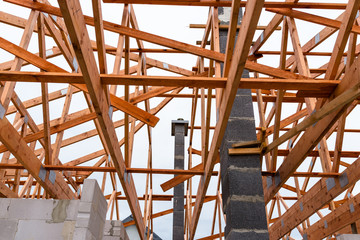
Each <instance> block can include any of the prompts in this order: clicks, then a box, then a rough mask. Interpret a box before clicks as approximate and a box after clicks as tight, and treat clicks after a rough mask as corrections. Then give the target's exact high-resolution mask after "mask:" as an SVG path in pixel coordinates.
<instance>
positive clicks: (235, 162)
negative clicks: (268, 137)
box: [220, 144, 261, 178]
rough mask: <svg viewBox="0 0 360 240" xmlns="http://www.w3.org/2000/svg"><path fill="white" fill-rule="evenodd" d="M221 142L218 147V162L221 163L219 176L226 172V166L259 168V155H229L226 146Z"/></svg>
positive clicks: (223, 175) (224, 174)
mask: <svg viewBox="0 0 360 240" xmlns="http://www.w3.org/2000/svg"><path fill="white" fill-rule="evenodd" d="M224 145H225V144H223V145H222V146H221V148H220V159H221V161H220V164H221V177H222V178H223V177H225V176H226V175H227V172H228V168H229V167H230V166H231V167H233V168H245V167H246V168H260V165H261V162H260V156H259V155H241V156H229V155H228V148H226V147H224Z"/></svg>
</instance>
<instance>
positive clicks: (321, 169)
mask: <svg viewBox="0 0 360 240" xmlns="http://www.w3.org/2000/svg"><path fill="white" fill-rule="evenodd" d="M3 3H4V6H6V7H5V8H4V9H1V11H0V25H4V26H6V28H9V29H15V28H16V29H17V30H18V31H21V32H22V34H21V36H18V41H16V40H12V38H10V37H9V36H8V35H7V33H6V32H5V31H2V32H0V48H1V49H2V50H4V51H5V52H7V54H8V55H11V56H12V58H7V59H5V58H4V59H2V56H1V58H0V86H1V88H0V142H1V144H0V153H1V161H0V197H1V198H54V199H76V198H79V197H80V191H79V190H80V188H81V185H82V184H83V182H84V180H85V179H86V178H89V177H92V176H93V175H94V173H101V178H100V179H98V181H99V185H100V186H101V190H102V191H103V193H104V196H105V198H106V199H107V201H108V211H109V213H110V214H109V215H110V218H111V219H115V218H116V219H118V220H120V218H123V217H124V216H120V213H121V208H124V207H128V208H129V209H130V211H131V214H132V216H133V219H134V220H133V221H130V222H128V223H126V224H125V226H130V225H135V226H136V228H137V230H138V232H139V236H140V237H141V239H152V238H153V232H154V231H156V229H157V226H156V222H154V219H155V218H161V217H162V216H165V215H167V214H172V212H173V209H164V210H162V211H156V209H157V208H156V204H158V203H159V202H162V201H172V198H173V195H172V194H170V193H164V192H166V191H168V190H171V189H172V188H174V187H175V186H177V185H178V184H180V183H183V182H184V183H185V184H184V186H185V190H186V193H185V194H184V202H185V206H184V210H185V218H184V219H185V222H184V226H185V229H184V239H191V240H192V239H223V238H224V236H225V235H226V234H225V231H224V226H225V225H226V214H225V213H224V211H223V199H222V193H221V189H222V188H221V178H220V173H221V170H219V169H218V166H219V163H220V162H221V161H222V159H221V158H220V156H219V148H220V146H221V142H222V138H223V136H224V133H225V130H226V126H227V123H228V119H229V115H230V111H231V109H232V105H233V102H234V99H235V96H236V94H237V89H239V88H242V89H251V94H252V100H253V106H255V107H256V108H254V110H255V109H256V111H254V112H255V115H256V117H255V119H258V120H257V122H256V124H257V126H256V131H257V140H256V141H251V142H237V143H234V144H233V145H232V147H231V148H229V149H227V151H228V154H229V155H259V161H261V163H262V169H261V170H262V171H261V173H262V174H261V175H262V176H259V177H262V182H263V190H264V202H265V204H266V212H267V215H266V216H264V217H266V218H267V223H268V232H269V236H270V239H271V240H275V239H282V238H287V237H288V239H299V238H301V237H302V238H304V239H305V238H306V239H322V238H333V237H336V236H337V235H339V234H344V233H351V232H350V230H349V229H351V227H349V226H352V227H354V224H355V225H356V223H358V222H359V220H360V214H358V212H359V211H360V209H358V205H359V202H360V195H359V194H360V193H359V192H360V191H359V189H358V186H357V182H358V181H359V180H360V174H359V173H360V169H359V168H360V160H359V157H360V150H359V149H356V148H354V147H352V146H350V145H349V146H347V144H348V143H350V142H355V141H357V140H356V139H357V134H358V133H360V127H357V126H356V124H355V125H354V124H352V123H353V122H354V119H355V121H356V120H357V119H359V112H358V111H359V110H358V108H357V105H358V103H359V100H360V72H359V71H360V70H359V69H360V59H359V57H358V55H359V53H360V45H359V44H357V35H358V34H359V33H360V18H359V8H360V1H358V0H348V1H346V3H333V2H331V1H328V2H322V3H318V2H316V1H312V0H309V1H306V2H302V1H298V0H287V1H283V2H278V1H276V2H275V1H264V0H247V1H236V0H233V1H230V0H225V1H216V0H206V1H203V0H183V1H182V0H180V1H168V0H102V1H101V0H92V3H91V6H92V14H91V16H87V15H84V14H83V10H84V8H86V7H87V6H85V5H83V4H85V3H82V1H80V0H58V6H52V5H51V4H50V3H49V2H48V1H47V0H38V1H32V0H3ZM110 4H112V5H114V6H122V7H123V8H122V9H123V10H122V12H121V13H122V15H121V18H119V22H111V21H106V20H104V18H106V19H108V16H107V14H108V13H107V12H106V11H105V9H107V8H106V7H108V6H107V5H109V6H110ZM147 4H151V5H165V6H166V5H169V6H171V9H180V7H179V6H187V7H189V8H198V9H201V10H204V9H208V12H207V19H203V22H197V23H191V24H190V31H203V36H202V38H201V39H189V41H186V43H185V42H181V41H178V40H176V39H172V38H171V37H170V38H169V37H165V36H166V35H168V34H167V33H166V32H164V34H159V35H157V34H153V33H151V32H148V31H143V30H142V28H141V27H142V26H141V24H139V23H140V22H138V19H140V18H141V19H142V18H145V19H146V17H147V16H141V15H136V12H135V10H136V7H135V8H134V5H140V6H141V5H147ZM15 5H16V7H18V8H22V9H27V10H29V15H28V16H27V17H26V18H24V16H20V15H19V16H18V15H17V14H15V13H14V11H10V10H8V9H11V8H12V7H14V6H15ZM223 7H228V8H229V10H230V13H229V14H230V15H229V16H228V17H229V19H230V21H229V23H227V24H224V23H223V22H222V21H221V17H220V18H219V15H221V14H220V13H221V11H223V10H224V9H222V8H223ZM169 9H170V8H169ZM181 9H183V8H181ZM307 9H311V13H310V12H308V11H306V10H307ZM240 10H242V14H243V17H242V23H241V24H240V25H239V24H238V22H237V21H238V16H239V14H241V12H240ZM324 11H332V12H331V13H336V14H337V16H335V15H336V14H335V15H334V14H328V15H327V14H324ZM269 13H271V14H272V15H271V16H270V15H269ZM329 13H330V12H329ZM269 16H270V17H269ZM259 19H261V20H260V22H261V25H260V24H259ZM142 20H143V19H142ZM177 20H178V21H182V20H181V19H177ZM299 20H301V21H299ZM169 21H170V20H169ZM304 21H305V22H306V23H304ZM301 24H307V25H306V26H307V28H308V29H309V31H306V32H302V31H303V29H304V28H303V26H301ZM309 26H317V27H316V28H314V29H318V27H319V26H320V28H321V30H320V31H317V32H316V31H315V30H313V29H311V27H309ZM89 27H91V28H93V29H94V33H95V34H94V39H91V37H90V36H91V35H90V34H89V32H88V29H89ZM193 28H196V30H193ZM176 30H177V31H181V30H180V29H179V30H178V29H176ZM224 30H226V31H228V38H227V43H226V48H225V49H226V51H225V53H221V52H220V45H221V44H222V43H221V41H220V35H219V32H221V31H224ZM18 31H16V32H18ZM14 32H15V31H14ZM107 32H111V33H112V35H111V36H116V40H117V44H115V45H111V44H109V43H110V42H111V41H109V39H108V35H107ZM237 33H238V37H236V36H237ZM309 34H311V35H309ZM36 35H37V36H36ZM303 35H306V39H307V42H302V39H303V38H302V37H303ZM332 35H334V39H335V40H334V39H332V38H331V36H332ZM109 36H110V35H109ZM50 39H51V41H50ZM133 40H134V41H133ZM35 41H36V45H33V42H35ZM191 41H193V43H192V44H190V43H189V42H191ZM196 42H198V44H196ZM49 43H51V44H55V46H51V45H50V44H49ZM148 43H151V45H148ZM33 46H36V48H35V50H34V48H33ZM318 46H321V47H323V48H322V49H324V50H322V51H320V50H318V49H319V48H318ZM163 55H166V57H169V56H174V55H175V56H180V55H188V56H189V59H190V58H192V59H193V61H194V63H193V66H192V67H190V68H189V67H185V66H184V65H185V64H184V63H183V62H181V61H177V62H176V61H172V62H171V63H170V62H166V61H163V60H158V59H165V58H161V57H162V56H163ZM59 59H61V60H60V61H59ZM112 59H114V61H113V62H112ZM179 59H180V58H179ZM269 59H271V60H269ZM314 59H317V60H319V61H313V60H314ZM319 62H321V64H318V63H319ZM25 66H31V67H27V68H23V67H25ZM221 66H223V70H222V67H221ZM188 68H189V69H188ZM25 69H26V70H25ZM28 69H37V70H28ZM153 69H158V70H161V73H162V74H161V75H154V74H150V71H151V70H153ZM245 69H246V70H249V72H250V77H249V78H242V73H243V71H244V70H245ZM148 72H149V74H148ZM159 72H160V71H159ZM25 84H28V85H29V86H39V89H40V90H39V91H38V92H39V93H41V94H39V95H33V96H32V98H29V97H28V96H26V100H22V99H25V96H24V89H22V88H21V86H25ZM58 84H66V86H65V87H62V89H60V90H56V91H52V90H51V89H52V87H50V86H57V85H58ZM62 86H63V85H62ZM35 92H37V91H34V93H35ZM249 92H250V91H249ZM34 93H33V94H34ZM78 97H81V98H83V99H84V100H85V102H84V103H86V104H84V105H83V106H78V105H77V104H78V101H77V100H76V99H78ZM174 99H176V104H178V103H181V105H180V104H178V105H177V106H176V107H179V108H180V107H181V108H183V109H185V110H187V111H188V113H189V114H188V116H189V117H188V119H185V120H189V126H188V128H189V134H188V136H187V141H188V142H185V145H186V144H188V146H186V149H187V152H186V155H187V159H186V161H187V164H185V166H186V169H185V170H178V169H170V168H157V167H155V166H159V162H157V161H159V160H158V159H159V155H158V154H159V153H158V152H156V151H157V146H158V144H159V143H158V142H156V140H155V138H154V135H155V134H154V133H155V132H156V131H162V130H163V129H160V128H161V127H159V126H160V125H161V124H158V122H159V120H160V116H163V115H160V114H159V112H160V111H163V112H165V113H167V111H168V112H169V113H170V112H173V110H174V109H170V108H174V107H173V106H174V105H171V104H172V103H173V102H174V101H173V100H174ZM60 101H62V102H63V106H61V107H60V108H59V109H56V110H54V109H53V108H52V106H53V104H56V103H59V102H60ZM271 103H273V104H271ZM171 106H172V107H171ZM253 106H249V109H245V110H246V111H250V108H251V107H253ZM72 107H76V110H75V111H72ZM34 109H40V110H41V111H42V114H40V115H39V116H38V115H37V114H36V111H33V110H34ZM245 110H244V111H245ZM55 112H56V114H55ZM53 116H57V117H53ZM119 116H120V117H119ZM177 117H178V116H174V117H173V119H176V118H177ZM39 118H40V119H41V120H40V121H39V122H38V119H39ZM82 124H84V125H82ZM85 124H86V125H85ZM90 124H92V125H90ZM83 126H94V127H93V128H84V127H83ZM143 127H145V128H146V129H144V131H140V130H141V129H142V128H143ZM158 128H159V130H158ZM75 129H77V132H76V131H74V133H75V132H76V134H73V132H72V130H75ZM79 129H82V130H79ZM68 133H70V134H68ZM156 133H158V132H156ZM170 137H171V136H170V134H169V139H170ZM95 138H96V139H97V140H99V141H98V145H99V148H96V150H95V148H94V149H93V148H89V149H87V152H86V153H85V154H84V155H82V156H78V157H73V158H71V157H70V158H69V159H68V158H67V157H64V155H63V154H62V153H63V152H66V149H70V147H75V148H76V146H81V144H86V142H87V141H91V140H92V139H95ZM164 141H167V140H165V139H164ZM355 147H356V146H355ZM139 149H141V151H145V153H146V154H145V155H146V159H141V160H139V159H137V158H136V157H134V156H137V152H136V151H139ZM76 156H77V155H76ZM167 157H168V158H169V159H170V158H172V156H167ZM140 162H141V164H142V165H141V167H139V165H138V163H140ZM135 165H136V167H135ZM153 166H154V167H153ZM140 174H141V175H143V176H144V177H143V178H138V177H137V175H140ZM50 175H51V179H50V178H49V176H50ZM159 175H160V176H161V177H162V176H168V178H167V180H166V181H164V178H161V177H159ZM259 175H260V174H259ZM239 177H241V176H239ZM138 179H145V181H144V182H138ZM159 179H161V180H159ZM195 179H196V181H194V180H195ZM289 179H290V180H289ZM198 180H199V181H198ZM214 182H216V183H217V185H216V187H215V185H214V188H209V186H211V184H215V183H214ZM119 183H120V184H119ZM195 183H196V184H195ZM157 185H160V186H161V190H162V191H161V190H160V188H158V187H157ZM109 186H110V187H109ZM139 186H144V188H141V187H139ZM215 188H216V191H215V192H212V193H210V190H209V189H215ZM211 191H213V190H211ZM344 192H345V196H343V195H342V193H344ZM341 196H342V197H341ZM125 201H126V203H125ZM208 202H213V203H214V205H211V206H212V207H214V208H213V209H212V207H211V209H210V204H205V203H208ZM351 206H352V207H351ZM204 209H206V211H209V212H212V218H211V219H210V220H209V221H211V223H212V225H211V226H210V227H209V228H208V229H207V231H208V233H207V234H203V232H204V227H203V226H202V225H201V221H202V218H200V215H201V213H202V212H203V211H204ZM209 209H210V210H209ZM314 216H317V217H318V218H319V220H318V221H314V220H313V219H315V218H314ZM324 221H325V222H326V227H325V226H324ZM169 227H170V226H169ZM200 228H201V232H202V233H201V234H202V235H201V234H200V231H197V230H198V229H200ZM146 229H148V231H147V230H146ZM352 229H354V228H352ZM146 232H147V233H148V234H146ZM169 236H170V235H169Z"/></svg>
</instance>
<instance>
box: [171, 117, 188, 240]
mask: <svg viewBox="0 0 360 240" xmlns="http://www.w3.org/2000/svg"><path fill="white" fill-rule="evenodd" d="M188 125H189V122H188V121H184V120H183V119H178V120H174V121H172V122H171V136H175V153H174V169H180V170H184V140H185V136H187V132H188V130H187V129H188ZM175 176H176V175H175ZM175 176H174V177H175ZM173 209H174V213H173V238H172V239H173V240H183V239H184V183H180V184H178V185H177V186H175V187H174V198H173Z"/></svg>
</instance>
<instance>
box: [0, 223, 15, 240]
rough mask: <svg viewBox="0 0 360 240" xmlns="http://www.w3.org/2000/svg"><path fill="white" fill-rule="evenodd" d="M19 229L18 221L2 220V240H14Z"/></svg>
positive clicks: (0, 231) (0, 235) (0, 234)
mask: <svg viewBox="0 0 360 240" xmlns="http://www.w3.org/2000/svg"><path fill="white" fill-rule="evenodd" d="M17 227H18V221H17V220H10V219H6V220H5V219H0V240H9V239H14V238H15V233H16V231H17Z"/></svg>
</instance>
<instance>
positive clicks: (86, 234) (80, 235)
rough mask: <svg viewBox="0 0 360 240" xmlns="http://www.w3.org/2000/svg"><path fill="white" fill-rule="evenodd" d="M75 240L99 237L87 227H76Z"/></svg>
mask: <svg viewBox="0 0 360 240" xmlns="http://www.w3.org/2000/svg"><path fill="white" fill-rule="evenodd" d="M73 240H98V239H96V238H95V237H94V236H93V235H92V234H91V232H90V231H89V229H87V228H75V231H74V239H73Z"/></svg>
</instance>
